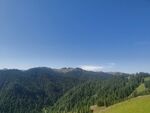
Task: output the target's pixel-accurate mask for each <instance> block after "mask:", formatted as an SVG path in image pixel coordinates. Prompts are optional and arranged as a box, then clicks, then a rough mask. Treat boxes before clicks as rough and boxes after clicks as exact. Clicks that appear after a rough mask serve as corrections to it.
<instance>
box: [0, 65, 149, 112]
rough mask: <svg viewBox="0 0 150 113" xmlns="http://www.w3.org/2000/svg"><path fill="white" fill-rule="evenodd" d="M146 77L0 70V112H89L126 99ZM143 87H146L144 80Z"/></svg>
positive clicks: (69, 70)
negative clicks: (91, 108)
mask: <svg viewBox="0 0 150 113" xmlns="http://www.w3.org/2000/svg"><path fill="white" fill-rule="evenodd" d="M148 76H149V74H144V73H138V74H121V75H120V74H118V75H117V73H116V74H110V73H104V72H91V71H85V70H82V69H80V68H62V69H51V68H45V67H39V68H32V69H29V70H24V71H23V70H16V69H11V70H9V69H4V70H0V113H42V112H44V113H45V112H46V113H67V112H70V113H72V112H73V113H89V112H90V111H89V108H90V106H91V105H95V104H98V105H99V106H107V107H108V106H110V105H113V104H115V103H118V102H120V101H122V100H124V99H126V98H128V96H129V95H131V93H132V92H133V91H135V89H136V88H137V87H138V86H139V85H140V84H141V83H143V80H144V79H145V78H146V77H148ZM144 84H145V87H146V88H148V87H149V81H146V83H144Z"/></svg>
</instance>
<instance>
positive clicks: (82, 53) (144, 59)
mask: <svg viewBox="0 0 150 113" xmlns="http://www.w3.org/2000/svg"><path fill="white" fill-rule="evenodd" d="M37 66H47V67H53V68H61V67H82V68H85V69H93V70H103V71H122V72H139V71H144V72H150V1H149V0H0V68H1V69H2V68H19V69H27V68H30V67H37Z"/></svg>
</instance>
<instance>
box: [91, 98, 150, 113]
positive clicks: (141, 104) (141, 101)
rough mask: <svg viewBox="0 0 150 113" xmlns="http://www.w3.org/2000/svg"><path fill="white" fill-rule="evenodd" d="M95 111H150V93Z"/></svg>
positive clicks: (129, 112) (110, 112)
mask: <svg viewBox="0 0 150 113" xmlns="http://www.w3.org/2000/svg"><path fill="white" fill-rule="evenodd" d="M94 113H150V95H148V96H140V97H137V98H133V99H130V100H127V101H125V102H122V103H119V104H116V105H113V106H110V107H108V108H106V109H104V110H100V111H96V112H94Z"/></svg>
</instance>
